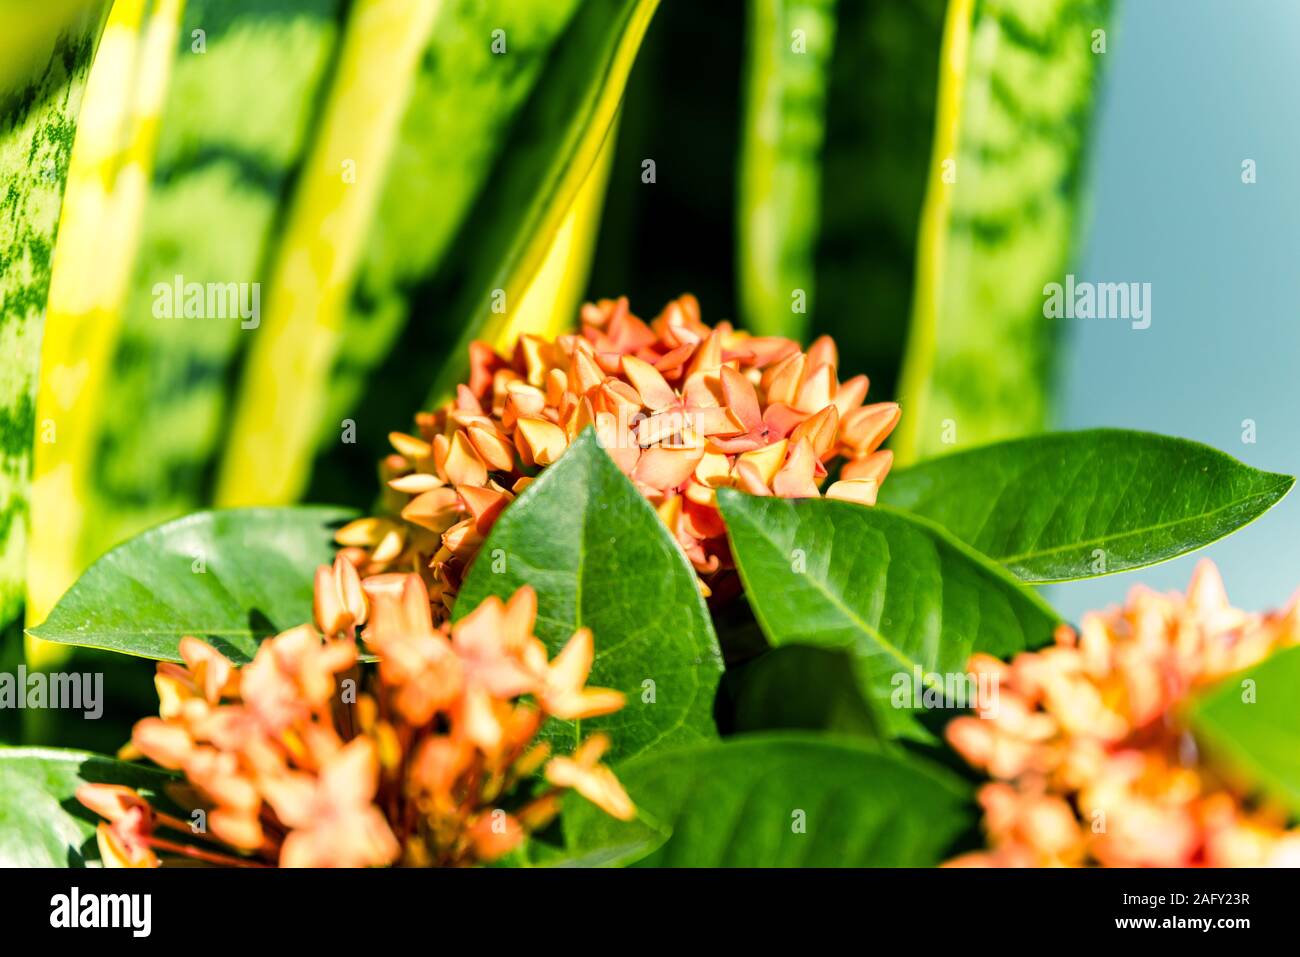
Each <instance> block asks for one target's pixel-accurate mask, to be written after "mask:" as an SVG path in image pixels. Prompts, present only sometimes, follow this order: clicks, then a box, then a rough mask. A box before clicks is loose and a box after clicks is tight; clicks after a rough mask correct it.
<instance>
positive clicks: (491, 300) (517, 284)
mask: <svg viewBox="0 0 1300 957" xmlns="http://www.w3.org/2000/svg"><path fill="white" fill-rule="evenodd" d="M658 6H659V0H590V2H587V3H586V4H584V5H583V8H582V10H581V13H580V15H579V16H577V17H575V19H574V23H573V26H572V27H571V28H570V30H569V32H568V33H566V34H565V36H564V42H563V43H561V44H560V47H559V49H558V50H557V51H556V57H555V60H554V62H553V63H552V64H550V65H549V67H548V71H547V74H546V76H545V78H544V80H543V86H544V89H545V96H543V97H538V98H535V99H534V101H533V102H531V103H530V104H529V109H527V110H525V111H524V113H523V115H522V116H521V117H520V122H519V126H518V127H517V128H516V129H515V130H514V131H513V134H512V140H511V149H512V153H513V154H514V155H513V157H512V160H513V161H512V163H511V164H510V165H509V166H507V167H505V168H504V169H503V170H502V171H501V172H500V174H499V175H497V176H494V178H493V180H492V182H490V183H489V185H488V187H487V190H486V191H485V194H484V200H483V203H482V205H481V206H480V207H479V209H477V210H476V215H477V216H481V217H482V222H483V223H484V224H485V228H484V229H483V230H482V232H480V233H476V234H475V235H474V236H473V237H472V238H471V241H470V243H468V244H467V247H466V249H465V250H463V253H464V258H463V259H462V260H460V261H462V262H464V263H465V264H466V266H467V270H468V274H467V276H466V277H465V279H464V282H463V285H462V286H461V288H460V294H459V296H458V297H457V299H456V300H455V302H453V303H452V304H451V306H450V322H449V324H448V325H446V326H445V327H444V329H446V330H455V331H457V332H459V338H458V339H457V341H456V345H455V346H454V347H453V349H452V351H451V352H450V354H449V356H448V359H447V361H446V363H445V364H444V366H443V368H442V369H441V371H440V372H439V374H438V378H437V380H436V382H435V383H434V387H433V390H432V393H431V395H430V400H431V401H434V402H437V401H441V400H443V399H445V398H447V397H448V396H450V395H451V394H453V393H454V391H455V388H456V385H457V384H458V383H461V382H464V381H465V379H466V373H467V371H468V368H469V344H470V343H471V342H473V341H474V340H475V339H484V340H487V341H489V342H492V343H493V344H494V345H496V346H497V347H498V348H504V347H505V346H507V345H508V344H509V342H508V340H510V339H511V338H512V337H513V336H514V335H517V334H518V333H519V332H523V331H534V332H549V333H550V334H554V333H556V332H558V331H560V330H561V329H562V328H563V327H562V326H559V325H557V323H570V322H572V321H573V317H572V316H570V315H558V316H557V315H544V316H542V317H540V318H541V321H542V322H543V324H544V325H543V328H541V329H521V328H519V324H518V317H517V316H515V315H513V314H512V311H511V310H512V309H514V308H517V306H518V303H519V300H520V299H521V298H522V296H523V293H524V292H525V291H526V290H527V288H528V285H529V284H530V282H531V280H532V279H533V277H534V276H535V275H536V274H537V271H538V270H539V269H540V268H541V267H542V264H543V262H544V261H545V259H546V257H547V253H548V252H549V250H550V249H551V246H552V243H553V241H554V240H555V238H556V233H557V231H559V229H560V228H561V226H562V225H563V224H564V222H565V219H566V217H567V216H568V214H569V210H570V207H571V206H572V205H573V202H574V199H575V198H576V197H577V196H578V193H579V191H580V190H581V189H582V186H583V183H584V181H585V180H586V179H587V178H588V176H590V175H591V174H592V171H593V168H594V167H595V166H596V165H597V161H598V159H599V158H600V156H601V154H602V151H603V150H604V149H605V146H606V141H607V140H609V139H612V138H613V136H614V124H615V120H616V117H617V114H618V108H619V105H620V104H621V103H622V100H623V90H624V88H625V86H626V85H627V78H628V75H629V74H630V73H631V71H632V65H633V63H634V62H635V61H636V55H637V52H638V51H639V50H640V47H641V41H642V39H643V38H644V37H645V32H646V29H647V28H648V27H649V25H650V20H651V19H652V18H653V17H654V14H655V10H656V9H657V8H658ZM502 294H503V295H502ZM498 301H502V302H504V306H505V311H504V312H502V311H501V310H500V309H499V308H498V307H497V306H496V304H497V302H498ZM574 305H576V303H574ZM412 411H414V410H412Z"/></svg>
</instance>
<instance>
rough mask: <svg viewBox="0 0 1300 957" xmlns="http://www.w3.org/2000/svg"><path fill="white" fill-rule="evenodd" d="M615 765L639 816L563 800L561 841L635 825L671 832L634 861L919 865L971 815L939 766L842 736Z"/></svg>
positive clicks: (757, 741) (668, 754) (607, 835)
mask: <svg viewBox="0 0 1300 957" xmlns="http://www.w3.org/2000/svg"><path fill="white" fill-rule="evenodd" d="M617 771H618V776H619V780H620V781H621V782H622V783H623V785H624V787H625V788H626V789H627V791H628V793H629V794H630V795H631V797H632V800H633V801H634V802H636V805H637V807H638V810H639V812H640V814H641V817H642V820H639V821H636V822H633V823H632V824H623V823H621V822H619V821H616V820H615V819H613V818H611V817H609V816H608V815H606V814H604V813H603V812H602V811H600V810H599V809H598V808H596V807H594V806H592V805H590V804H588V803H586V802H585V801H581V799H579V798H576V797H571V798H569V799H568V800H567V801H566V807H565V812H564V816H563V824H564V830H565V840H566V844H567V845H568V846H569V847H572V848H583V847H593V846H594V847H603V846H608V845H610V844H614V843H616V842H617V839H618V836H619V835H620V834H623V833H627V832H629V831H631V832H637V831H639V830H641V829H644V828H645V827H647V822H649V823H651V824H655V825H658V826H661V827H664V828H668V829H671V832H672V836H671V837H670V838H669V839H668V841H667V843H665V844H664V846H663V847H662V848H661V849H660V850H658V851H657V852H655V853H654V854H652V855H650V856H648V857H646V858H643V859H642V860H640V861H639V862H638V864H639V865H642V866H663V867H925V866H930V865H933V864H937V863H939V862H940V861H942V860H943V858H944V856H945V853H946V851H947V848H948V847H949V845H950V844H951V843H952V842H953V841H954V840H955V839H956V838H957V837H958V836H959V835H960V834H961V833H962V831H964V830H965V829H966V828H968V827H969V826H970V825H971V824H972V823H973V819H974V812H973V808H972V805H971V802H970V795H969V793H968V788H967V787H966V785H965V784H963V783H962V782H961V781H960V780H958V779H957V778H956V777H954V776H952V775H951V774H950V773H949V772H947V771H943V770H940V769H939V768H936V767H932V766H930V765H928V764H926V763H925V762H923V761H922V760H920V759H915V758H914V759H910V760H909V759H904V758H901V757H894V756H890V755H885V754H882V753H880V752H879V751H877V750H875V749H873V748H872V747H871V746H870V745H869V744H867V743H865V742H862V741H857V740H854V739H851V738H837V737H833V736H826V735H816V734H796V733H790V732H786V733H781V734H763V735H741V736H739V737H735V738H727V739H725V740H723V741H719V742H716V743H709V744H696V745H692V746H688V747H684V748H678V749H672V750H668V751H656V752H654V753H651V754H643V755H640V756H638V757H636V758H633V759H631V760H630V761H626V762H624V763H623V764H621V765H620V766H619V767H618V769H617Z"/></svg>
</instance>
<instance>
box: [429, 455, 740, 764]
mask: <svg viewBox="0 0 1300 957" xmlns="http://www.w3.org/2000/svg"><path fill="white" fill-rule="evenodd" d="M522 585H531V586H532V587H533V588H534V589H536V591H537V604H538V613H537V635H538V637H540V638H541V639H542V640H543V641H545V642H546V645H547V647H548V648H549V649H550V651H551V653H552V654H554V653H555V652H557V651H558V650H559V649H560V648H561V647H562V646H563V645H564V643H565V642H566V641H568V639H569V637H570V636H571V635H572V634H573V632H574V631H575V630H576V629H578V628H582V627H586V628H590V629H591V630H592V633H593V635H594V637H595V645H596V659H595V664H594V665H593V666H592V670H591V678H590V679H589V683H590V684H592V685H596V686H602V687H609V688H616V689H617V690H619V691H622V692H623V693H624V694H626V695H627V703H626V705H624V707H623V709H622V710H621V711H618V712H615V713H614V714H612V715H609V716H607V717H603V718H595V719H591V720H588V721H583V722H581V723H580V724H581V727H580V728H579V727H578V726H577V725H576V724H574V723H570V722H554V723H553V724H552V726H551V727H550V729H549V731H548V732H547V733H549V735H550V736H551V737H552V738H553V739H555V740H556V741H557V742H559V743H560V745H561V746H562V748H563V749H564V750H566V751H567V750H571V749H572V747H573V745H574V744H575V743H576V742H577V739H578V737H579V734H580V733H581V734H585V733H587V732H588V731H590V730H595V729H597V728H600V729H604V730H607V731H608V732H609V734H610V737H611V738H612V739H613V749H614V750H613V752H612V753H613V754H616V755H623V756H626V755H631V754H636V753H638V752H640V751H644V750H647V749H650V748H658V747H663V746H666V745H670V744H676V743H681V742H686V741H693V740H698V739H700V738H710V737H713V736H714V735H715V733H716V731H715V728H714V724H713V697H714V693H715V691H716V690H717V686H718V679H719V675H720V674H721V672H722V658H721V653H720V651H719V650H718V644H717V638H716V637H715V636H714V633H713V626H712V624H711V622H710V620H709V613H708V611H707V609H706V608H705V605H704V599H703V598H702V597H701V595H700V589H699V582H698V580H697V579H696V577H695V572H694V571H693V570H692V569H691V566H690V563H689V562H688V561H687V560H686V556H685V555H684V554H683V553H682V551H681V549H680V548H679V547H678V545H677V543H676V542H675V541H674V540H673V539H672V537H671V536H670V535H669V534H668V530H667V529H666V528H665V527H664V525H663V523H662V522H661V521H660V520H659V517H658V515H656V514H655V511H654V509H653V508H652V507H651V506H650V504H649V503H648V502H647V501H646V500H645V498H644V497H642V496H641V494H640V493H639V492H637V490H636V489H635V488H634V487H633V486H632V483H631V482H629V481H628V480H627V479H626V478H625V477H624V476H623V474H622V473H621V472H620V471H619V470H618V468H617V467H616V466H615V465H614V463H613V462H612V461H610V459H609V456H607V455H606V454H605V452H604V450H603V449H602V448H601V447H600V443H599V441H598V440H597V439H596V436H595V433H594V432H593V431H592V430H591V429H588V430H587V431H586V432H584V433H583V434H582V435H581V436H579V437H578V438H577V439H576V440H575V441H574V442H573V444H572V445H571V446H570V447H569V449H568V451H567V452H565V453H564V455H563V456H561V458H560V460H559V461H558V462H556V463H555V464H554V465H552V466H549V467H548V468H547V469H545V470H544V471H543V472H542V474H541V476H540V477H539V478H537V479H536V480H535V481H533V482H532V483H531V484H530V485H529V486H528V487H527V488H526V489H525V490H524V491H523V492H522V493H521V494H520V496H519V498H517V499H516V500H515V501H513V502H511V503H510V505H509V506H508V507H507V508H506V509H505V511H504V512H502V514H501V517H500V518H499V519H498V520H497V522H496V524H495V525H494V526H493V528H492V531H491V533H490V534H489V535H488V538H487V541H485V542H484V543H483V545H482V547H481V549H480V550H479V554H478V558H477V559H476V560H475V562H474V563H473V565H472V566H471V567H470V571H469V575H468V577H467V579H466V581H465V583H464V585H463V586H462V588H461V590H460V593H459V595H458V596H457V599H456V605H455V608H454V609H453V617H455V618H463V617H464V616H465V615H466V614H468V613H469V611H470V610H471V609H473V608H474V607H476V606H477V605H478V603H479V602H480V601H482V600H483V599H484V598H486V597H487V596H488V595H498V596H500V597H502V598H508V597H509V596H511V595H513V594H514V593H515V591H516V590H517V589H518V588H519V587H521V586H522Z"/></svg>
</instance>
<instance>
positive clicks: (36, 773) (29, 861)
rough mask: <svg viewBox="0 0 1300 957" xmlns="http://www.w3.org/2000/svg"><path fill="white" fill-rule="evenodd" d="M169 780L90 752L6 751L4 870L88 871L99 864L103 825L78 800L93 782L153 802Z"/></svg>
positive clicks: (0, 799) (1, 800)
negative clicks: (135, 793)
mask: <svg viewBox="0 0 1300 957" xmlns="http://www.w3.org/2000/svg"><path fill="white" fill-rule="evenodd" d="M167 780H168V775H167V774H166V773H164V772H162V771H158V770H155V769H153V768H149V767H144V766H142V765H138V764H128V763H126V762H124V761H115V760H113V759H112V758H107V757H103V756H102V755H98V754H90V753H87V752H85V751H65V750H62V749H59V748H0V867H82V866H84V865H85V864H87V863H93V862H96V861H98V860H99V851H98V849H97V848H96V845H95V826H96V824H97V823H98V821H99V818H97V817H96V816H95V815H94V814H92V813H91V812H90V811H89V810H88V809H86V808H84V807H82V805H81V804H80V803H79V802H78V801H77V799H76V797H75V796H74V795H75V793H76V790H77V788H78V787H80V786H81V785H82V784H85V783H87V782H92V783H96V784H124V785H127V786H128V787H133V788H135V789H137V790H138V791H139V792H140V793H141V794H142V795H144V796H145V797H146V798H147V799H149V800H150V801H153V800H155V799H156V798H157V796H158V795H159V793H160V792H161V790H162V787H163V785H164V784H165V783H166V782H167Z"/></svg>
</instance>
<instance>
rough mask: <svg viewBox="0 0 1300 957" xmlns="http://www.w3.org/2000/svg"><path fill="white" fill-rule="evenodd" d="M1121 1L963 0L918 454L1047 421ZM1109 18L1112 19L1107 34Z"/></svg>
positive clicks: (928, 287)
mask: <svg viewBox="0 0 1300 957" xmlns="http://www.w3.org/2000/svg"><path fill="white" fill-rule="evenodd" d="M1111 6H1112V4H1111V2H1110V0H981V2H975V0H953V2H952V3H950V4H949V9H948V22H947V26H946V29H945V36H944V52H943V61H942V65H941V72H940V95H939V108H938V118H937V120H936V123H935V139H934V145H933V148H932V154H931V165H930V178H929V183H928V187H927V188H928V193H927V196H926V200H925V207H924V210H923V212H922V219H921V235H920V241H919V248H918V262H917V275H916V290H915V294H914V299H913V304H912V325H911V330H910V333H909V340H908V347H907V354H906V361H905V364H904V367H903V379H902V389H901V394H900V401H901V402H902V404H903V408H904V410H905V411H904V415H903V420H902V423H901V424H900V426H899V429H898V431H897V432H896V433H895V435H894V449H895V452H896V453H897V455H898V457H899V460H900V461H901V462H903V463H907V462H910V461H914V460H915V459H917V458H920V457H924V456H926V455H929V454H936V453H940V452H945V451H950V450H952V449H953V448H961V447H965V446H968V445H972V444H979V443H981V442H987V441H990V440H993V439H999V438H1009V437H1014V436H1018V435H1023V434H1026V433H1029V432H1034V431H1038V430H1040V429H1041V428H1042V427H1043V425H1044V423H1045V421H1046V418H1047V412H1048V386H1049V384H1050V379H1051V372H1052V366H1053V353H1054V342H1055V340H1056V338H1057V335H1058V332H1059V331H1060V330H1059V328H1058V325H1057V323H1056V321H1055V320H1050V319H1047V318H1045V317H1044V294H1043V289H1044V286H1045V285H1046V284H1047V283H1049V282H1053V281H1056V282H1060V281H1063V280H1064V273H1065V270H1066V268H1067V264H1068V262H1069V255H1070V252H1071V244H1072V241H1073V240H1074V238H1075V235H1076V233H1077V231H1078V229H1077V227H1078V217H1077V211H1078V207H1079V202H1080V195H1081V190H1082V185H1083V181H1084V159H1085V146H1086V143H1087V139H1088V131H1089V124H1090V120H1091V117H1092V113H1093V105H1094V103H1095V101H1096V93H1097V87H1098V83H1099V80H1100V77H1101V73H1102V66H1103V64H1104V62H1105V57H1106V54H1105V52H1104V51H1105V49H1106V48H1105V35H1104V31H1105V28H1106V27H1107V25H1108V23H1109V16H1110V9H1111ZM1098 31H1101V32H1100V33H1099V32H1098Z"/></svg>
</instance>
